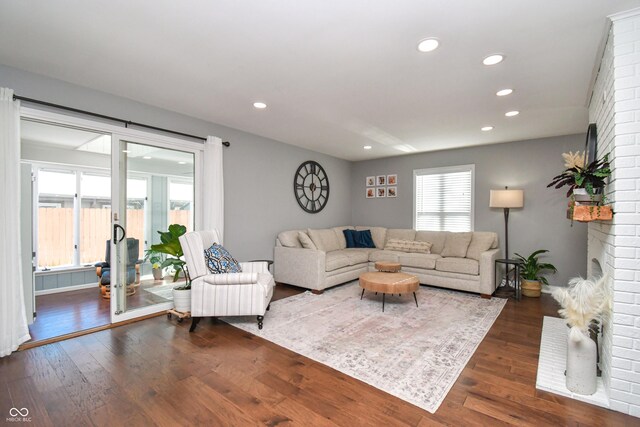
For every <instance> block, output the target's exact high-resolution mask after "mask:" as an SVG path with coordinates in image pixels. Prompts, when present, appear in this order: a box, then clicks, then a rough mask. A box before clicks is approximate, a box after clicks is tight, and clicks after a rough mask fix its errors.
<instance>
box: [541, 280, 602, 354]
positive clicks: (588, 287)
mask: <svg viewBox="0 0 640 427" xmlns="http://www.w3.org/2000/svg"><path fill="white" fill-rule="evenodd" d="M553 297H554V298H555V299H556V301H558V302H559V303H560V305H561V306H562V309H560V310H558V313H559V314H560V315H561V316H562V317H564V318H565V319H566V320H567V323H568V324H569V326H571V331H570V332H569V338H570V339H571V340H572V341H576V342H577V341H581V340H582V339H583V338H586V337H587V336H588V330H589V325H590V324H591V321H593V320H598V321H600V322H602V320H603V317H605V316H607V315H608V313H609V312H610V310H611V297H610V292H609V290H608V289H607V276H606V275H604V276H602V277H600V278H598V279H595V280H590V279H583V278H582V277H574V278H573V279H571V280H570V281H569V287H568V288H567V289H564V288H558V289H556V290H554V291H553Z"/></svg>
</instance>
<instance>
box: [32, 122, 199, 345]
mask: <svg viewBox="0 0 640 427" xmlns="http://www.w3.org/2000/svg"><path fill="white" fill-rule="evenodd" d="M21 131H22V163H23V165H22V177H23V178H22V183H21V184H22V189H23V202H22V218H23V232H22V234H23V248H24V249H23V258H24V259H23V265H25V266H27V267H26V268H27V269H28V268H29V266H31V267H32V272H31V273H32V274H25V275H24V276H25V277H30V278H31V279H32V281H31V282H30V283H29V280H28V279H27V280H25V300H26V301H27V308H28V312H29V313H31V312H33V317H31V316H29V317H31V318H30V319H28V320H29V323H30V326H29V328H30V331H31V334H32V341H40V340H43V339H48V338H53V337H55V336H60V335H66V334H69V333H74V332H78V331H82V330H85V329H91V328H95V327H99V326H105V325H109V324H112V323H117V322H120V321H124V320H129V319H132V318H135V317H139V316H145V315H148V314H152V313H157V312H162V311H165V310H167V309H168V308H170V307H171V305H172V299H171V287H172V286H174V285H175V284H174V283H173V282H171V281H170V280H168V274H169V272H168V271H167V272H165V276H166V277H167V278H166V279H161V280H160V281H157V280H154V279H153V276H152V274H151V270H152V269H151V264H150V262H149V260H147V259H145V252H146V250H148V249H149V248H150V246H151V245H152V244H153V243H156V242H157V240H158V236H159V235H158V233H157V232H158V231H160V230H165V229H166V228H167V227H168V225H169V224H171V223H182V224H184V225H185V226H187V228H188V229H190V230H192V229H194V226H195V224H196V220H197V217H199V215H198V213H199V212H198V211H197V209H198V206H199V200H198V199H199V197H198V193H197V191H196V190H197V188H198V181H199V178H198V173H200V163H199V162H200V161H201V160H200V159H201V151H202V149H203V147H202V144H199V143H195V142H189V141H182V140H179V139H175V138H170V137H166V136H162V135H155V134H150V133H147V132H141V131H136V130H130V129H122V128H119V127H116V126H112V125H107V124H103V123H99V122H93V121H89V120H85V119H80V118H75V117H69V116H65V115H61V114H56V113H51V112H44V111H39V110H32V109H23V115H22V120H21ZM121 147H124V148H121ZM29 189H30V190H31V191H28V190H29ZM27 193H30V194H29V195H27ZM120 209H122V212H123V214H121V216H115V217H114V214H116V213H120ZM116 225H117V226H119V227H121V229H124V231H120V230H121V229H118V230H119V234H118V235H116V236H115V237H116V239H120V238H122V236H125V240H126V238H129V239H135V240H137V250H132V257H135V264H136V267H137V268H136V271H135V278H134V285H135V292H133V293H130V294H129V295H127V294H126V293H124V294H123V295H122V296H121V297H119V296H118V292H117V289H119V287H118V286H119V285H120V284H124V285H123V288H125V289H126V287H127V285H128V282H129V281H130V279H129V278H127V277H126V275H127V274H128V272H127V267H128V266H127V263H126V262H124V261H123V260H124V257H126V256H127V253H126V251H127V250H126V249H125V250H124V252H123V251H121V250H120V249H118V245H116V243H114V239H113V237H114V233H113V231H114V228H115V226H116ZM29 243H30V244H31V246H32V251H29V250H28V245H29ZM134 252H135V253H134ZM104 264H108V267H107V268H108V269H109V270H110V274H113V276H112V277H113V281H114V284H115V286H114V289H115V290H116V292H114V295H113V296H111V295H109V297H108V298H107V297H105V295H104V294H103V293H102V291H101V288H100V286H99V285H100V282H101V281H102V278H101V277H100V276H98V275H97V273H98V272H99V271H98V270H99V269H97V268H96V265H99V266H100V267H104ZM123 274H124V276H123ZM29 307H33V310H29Z"/></svg>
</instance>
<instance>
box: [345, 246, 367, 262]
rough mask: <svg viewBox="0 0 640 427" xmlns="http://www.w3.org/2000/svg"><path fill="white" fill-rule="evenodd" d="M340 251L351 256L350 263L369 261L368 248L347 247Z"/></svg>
mask: <svg viewBox="0 0 640 427" xmlns="http://www.w3.org/2000/svg"><path fill="white" fill-rule="evenodd" d="M340 253H341V254H343V255H345V256H346V257H347V258H349V265H356V264H363V263H365V262H368V261H369V252H368V251H366V250H358V249H349V250H346V249H345V250H342V251H340Z"/></svg>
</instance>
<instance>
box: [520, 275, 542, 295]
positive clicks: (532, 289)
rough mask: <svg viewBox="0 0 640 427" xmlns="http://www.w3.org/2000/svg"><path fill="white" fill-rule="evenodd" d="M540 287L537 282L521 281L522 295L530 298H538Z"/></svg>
mask: <svg viewBox="0 0 640 427" xmlns="http://www.w3.org/2000/svg"><path fill="white" fill-rule="evenodd" d="M541 289H542V285H541V284H540V281H539V280H526V279H522V295H524V296H525V297H530V298H540V291H541Z"/></svg>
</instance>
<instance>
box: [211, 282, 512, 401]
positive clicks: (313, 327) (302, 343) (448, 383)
mask: <svg viewBox="0 0 640 427" xmlns="http://www.w3.org/2000/svg"><path fill="white" fill-rule="evenodd" d="M360 292H361V289H360V287H359V286H358V282H357V281H355V282H351V283H348V284H346V285H343V286H339V287H337V288H333V289H329V290H327V291H325V293H324V294H322V295H313V294H312V293H311V292H305V293H303V294H299V295H296V296H293V297H289V298H285V299H283V300H279V301H274V302H272V303H271V310H270V311H269V312H267V314H266V315H265V320H264V328H263V329H262V330H258V327H257V324H256V322H255V317H254V316H251V317H228V318H224V319H223V320H224V321H225V322H227V323H229V324H232V325H234V326H236V327H238V328H240V329H243V330H245V331H248V332H251V333H253V334H255V335H257V336H260V337H262V338H264V339H266V340H269V341H272V342H274V343H276V344H278V345H280V346H282V347H285V348H288V349H289V350H292V351H294V352H296V353H299V354H302V355H304V356H306V357H308V358H310V359H313V360H316V361H318V362H320V363H323V364H325V365H328V366H330V367H332V368H334V369H337V370H338V371H340V372H343V373H345V374H347V375H350V376H352V377H354V378H357V379H359V380H361V381H364V382H366V383H368V384H370V385H372V386H374V387H376V388H378V389H380V390H383V391H385V392H387V393H389V394H392V395H394V396H397V397H399V398H400V399H403V400H406V401H407V402H410V403H412V404H414V405H416V406H418V407H420V408H423V409H425V410H427V411H429V412H431V413H434V412H435V411H436V410H437V409H438V407H439V406H440V404H441V403H442V401H443V400H444V398H445V397H446V395H447V393H448V392H449V389H451V387H452V386H453V384H454V383H455V381H456V379H457V378H458V376H459V375H460V372H462V370H463V369H464V367H465V365H466V364H467V362H468V361H469V359H470V358H471V356H472V355H473V353H474V351H475V350H476V348H477V347H478V345H479V344H480V342H481V341H482V339H483V338H484V336H485V334H486V333H487V332H488V331H489V329H490V328H491V325H493V322H494V321H495V319H496V318H497V317H498V315H499V314H500V312H501V311H502V308H503V307H504V305H505V303H506V300H504V299H500V298H492V299H490V300H486V299H482V298H480V297H479V296H476V295H472V294H466V293H462V292H455V291H446V290H441V289H433V288H427V287H424V286H421V287H420V289H419V290H418V292H417V296H418V304H419V307H416V305H415V303H414V301H413V296H412V295H411V294H405V295H402V296H401V297H398V295H395V296H393V297H391V296H387V297H386V301H385V311H384V313H383V312H382V298H381V296H380V295H375V294H374V293H373V292H365V295H364V298H363V299H362V300H360Z"/></svg>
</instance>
